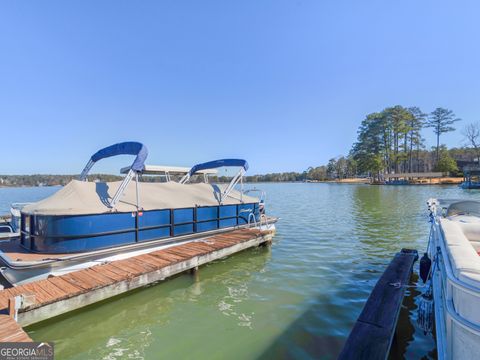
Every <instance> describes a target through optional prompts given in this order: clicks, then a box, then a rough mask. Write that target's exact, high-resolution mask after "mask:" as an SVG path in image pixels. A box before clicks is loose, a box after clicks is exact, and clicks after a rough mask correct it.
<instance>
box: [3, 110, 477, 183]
mask: <svg viewBox="0 0 480 360" xmlns="http://www.w3.org/2000/svg"><path fill="white" fill-rule="evenodd" d="M459 121H461V119H459V118H457V117H456V116H455V114H454V113H453V111H452V110H449V109H444V108H440V107H439V108H436V109H435V110H433V111H432V112H431V113H430V114H426V113H424V112H422V111H421V110H420V109H419V108H418V107H408V108H407V107H403V106H400V105H396V106H392V107H387V108H385V109H383V110H382V111H380V112H374V113H371V114H368V115H366V117H365V119H364V120H363V121H362V122H361V123H360V126H359V128H358V131H357V134H358V136H357V140H356V142H355V143H354V144H353V145H352V147H351V150H350V152H349V154H348V155H347V156H338V157H335V158H332V159H330V160H329V161H328V163H327V164H326V165H320V166H316V167H313V166H310V167H308V168H307V169H306V170H304V171H303V172H294V171H291V172H282V173H270V174H263V175H253V176H246V177H245V181H246V182H247V183H258V182H335V183H342V184H352V183H373V184H383V183H385V181H386V180H387V179H388V178H395V177H394V176H392V175H393V174H398V175H399V176H398V178H399V179H400V178H404V180H407V178H409V177H408V176H403V177H402V174H405V175H408V174H412V173H415V174H417V175H419V176H415V179H413V177H410V180H408V183H410V184H458V183H461V182H462V180H463V172H462V168H463V167H464V166H465V165H472V164H473V165H477V166H478V163H479V159H480V123H471V124H468V125H466V126H465V127H464V129H463V132H462V134H463V136H464V140H465V144H464V145H463V146H461V147H454V148H451V149H448V148H447V147H446V146H445V145H443V144H441V142H440V139H441V136H442V135H443V134H445V133H448V132H452V131H455V130H456V129H455V128H454V126H453V125H454V124H456V123H457V122H459ZM426 129H432V130H433V133H434V135H435V139H436V144H435V146H433V147H431V148H430V149H428V148H427V146H426V145H425V138H424V137H423V134H422V133H423V131H424V130H426ZM432 172H437V173H442V174H443V176H442V177H432V176H431V175H427V173H430V174H431V173H432ZM421 174H425V177H422V176H421ZM73 179H78V175H40V174H36V175H0V187H22V186H55V185H66V184H67V183H68V182H70V181H71V180H73ZM121 179H122V177H121V176H117V175H109V174H93V175H90V180H91V181H102V182H109V181H119V180H121ZM211 179H212V180H213V181H216V182H226V181H228V178H227V177H216V176H212V177H211ZM142 180H143V181H147V182H160V181H163V178H162V177H160V176H143V177H142ZM174 180H175V179H174Z"/></svg>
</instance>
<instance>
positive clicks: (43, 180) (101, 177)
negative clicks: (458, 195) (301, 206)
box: [0, 173, 463, 188]
mask: <svg viewBox="0 0 480 360" xmlns="http://www.w3.org/2000/svg"><path fill="white" fill-rule="evenodd" d="M287 174H288V175H285V173H278V174H266V175H254V176H247V177H246V181H245V183H250V184H254V183H283V182H290V183H291V182H298V183H305V182H306V183H334V184H372V179H371V178H368V177H350V178H342V179H328V178H327V179H322V180H312V179H305V178H303V174H301V173H295V175H293V174H292V173H287ZM90 178H91V180H92V181H98V182H110V181H120V180H122V179H123V178H122V177H121V176H116V175H109V174H94V175H92V176H91V177H90ZM0 179H1V180H3V181H0V188H13V187H45V186H65V185H66V184H68V183H69V182H70V181H71V180H74V179H78V175H0ZM142 181H146V182H160V181H163V180H162V179H161V178H160V177H158V176H155V177H143V179H142ZM213 181H216V182H220V183H222V182H228V179H227V178H222V177H221V178H214V177H213ZM462 181H463V177H449V176H445V177H437V178H431V179H419V180H417V181H414V182H411V184H412V185H448V184H460V183H461V182H462Z"/></svg>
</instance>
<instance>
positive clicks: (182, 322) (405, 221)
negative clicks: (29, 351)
mask: <svg viewBox="0 0 480 360" xmlns="http://www.w3.org/2000/svg"><path fill="white" fill-rule="evenodd" d="M257 187H259V188H262V189H265V190H267V193H268V198H267V210H268V212H269V213H270V214H272V215H276V216H280V217H281V220H280V222H279V223H278V224H277V235H276V237H275V238H274V242H273V245H272V246H271V248H259V249H252V250H248V251H245V252H243V253H239V254H237V255H234V256H232V257H230V258H227V259H223V260H220V261H216V262H214V263H211V264H209V265H207V266H205V267H202V268H201V269H200V271H199V273H198V276H196V277H194V276H191V275H181V276H178V277H176V278H174V279H171V280H168V281H165V282H163V283H159V284H157V285H152V286H149V287H147V288H144V289H141V290H138V291H135V292H133V293H129V294H127V295H124V296H121V297H117V298H115V299H113V300H110V301H106V302H103V303H100V304H97V305H94V306H90V307H88V308H86V309H83V310H79V311H77V312H75V313H72V314H69V315H67V316H63V317H60V318H56V319H53V320H50V321H47V322H44V323H40V324H37V325H34V326H31V327H29V328H27V330H28V332H29V334H30V336H31V337H32V338H33V339H35V340H37V341H53V342H55V352H56V354H57V358H58V359H137V358H138V359H141V358H144V359H159V358H162V359H225V358H235V359H256V358H265V359H271V358H294V359H318V358H321V359H334V358H336V356H337V355H338V353H339V351H340V350H341V348H342V345H343V343H344V341H345V339H346V337H347V336H348V334H349V332H350V330H351V328H352V325H353V323H354V322H355V320H356V318H357V317H358V315H359V313H360V311H361V310H362V307H363V305H364V302H365V300H366V299H367V297H368V295H369V293H370V291H371V290H372V288H373V286H374V285H375V283H376V281H377V280H378V278H379V276H380V275H381V273H382V272H383V271H384V269H385V267H386V265H387V264H388V263H389V262H390V260H391V258H392V256H393V255H394V254H395V253H396V252H397V251H399V250H400V249H401V248H403V247H407V248H415V249H418V250H419V251H422V250H424V249H425V247H426V240H427V235H428V224H427V220H428V218H427V214H426V205H425V203H426V200H427V199H428V198H430V197H439V198H447V197H448V198H452V197H476V198H479V197H480V196H479V194H480V193H472V192H470V193H469V192H466V191H464V190H461V189H459V188H457V187H454V186H451V187H441V186H369V185H337V184H296V183H295V184H260V185H257ZM45 189H47V190H45ZM54 190H55V189H51V188H43V189H41V188H40V189H33V190H32V189H0V209H2V210H4V211H5V210H7V209H8V206H7V204H8V203H9V202H11V201H27V200H29V199H30V198H32V200H33V199H36V198H35V197H43V196H46V195H48V194H49V193H50V192H53V191H54ZM12 192H13V195H12ZM15 192H16V193H15ZM25 192H28V194H27V195H25ZM21 194H23V195H24V196H23V195H22V196H23V197H22V199H19V196H20V195H21ZM14 197H15V198H14ZM416 267H418V263H417V265H416ZM407 295H408V296H407V298H406V299H405V302H404V307H403V309H402V312H401V317H400V320H399V329H400V332H399V336H397V337H396V339H395V341H394V344H393V351H392V356H391V357H392V358H394V359H397V358H398V359H400V358H409V359H410V358H416V359H418V358H422V357H425V358H434V357H435V342H434V340H433V338H432V336H430V335H426V336H425V335H424V334H423V332H422V331H421V330H420V329H419V328H417V326H416V323H415V320H416V301H417V298H416V295H418V291H417V290H415V289H410V290H409V291H408V292H407Z"/></svg>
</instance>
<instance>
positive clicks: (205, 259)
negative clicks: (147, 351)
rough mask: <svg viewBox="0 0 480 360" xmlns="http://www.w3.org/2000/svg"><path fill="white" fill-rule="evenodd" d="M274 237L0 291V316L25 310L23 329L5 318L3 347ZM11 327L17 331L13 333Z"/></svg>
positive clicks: (191, 245) (0, 327)
mask: <svg viewBox="0 0 480 360" xmlns="http://www.w3.org/2000/svg"><path fill="white" fill-rule="evenodd" d="M273 234H274V232H273V231H260V230H257V229H238V230H235V231H233V232H228V233H223V234H217V235H213V236H210V237H206V238H204V239H201V240H197V241H193V242H188V243H183V244H180V245H175V246H172V247H169V248H166V249H162V250H157V251H154V252H151V253H148V254H143V255H139V256H135V257H132V258H128V259H124V260H118V261H113V262H110V263H108V264H101V265H95V266H93V267H91V268H88V269H84V270H80V271H75V272H72V273H68V274H65V275H61V276H52V277H50V278H47V279H44V280H40V281H35V282H31V283H28V284H25V285H19V286H16V287H13V288H10V289H4V290H2V291H0V312H2V313H10V315H13V314H14V313H15V311H14V306H15V305H14V303H15V301H17V302H18V304H21V305H20V309H19V310H18V314H17V322H18V324H19V325H17V323H15V321H14V320H13V318H12V317H11V316H8V315H5V317H6V318H9V319H10V320H8V321H7V320H2V321H5V322H1V321H0V342H4V341H9V340H8V339H10V337H11V336H14V335H15V334H17V335H18V338H22V337H21V336H20V331H23V330H21V328H20V326H26V325H30V324H34V323H37V322H40V321H43V320H46V319H49V318H52V317H55V316H58V315H61V314H64V313H66V312H69V311H73V310H76V309H79V308H82V307H85V306H87V305H90V304H93V303H96V302H99V301H102V300H105V299H108V298H110V297H113V296H116V295H119V294H122V293H125V292H127V291H130V290H133V289H136V288H139V287H142V286H145V285H148V284H151V283H154V282H158V281H161V280H165V279H166V278H168V277H171V276H173V275H176V274H179V273H182V272H185V271H187V270H192V269H194V270H196V269H198V267H199V266H201V265H204V264H206V263H209V262H211V261H214V260H217V259H220V258H223V257H226V256H229V255H232V254H234V253H237V252H239V251H242V250H245V249H247V248H251V247H254V246H259V245H261V244H264V243H269V242H271V240H272V237H273ZM17 307H18V305H17ZM12 322H13V324H12ZM13 325H17V327H16V328H15V329H14V327H13ZM23 334H24V337H23V338H24V339H28V335H26V334H25V333H23ZM17 335H16V336H17ZM25 341H28V340H25Z"/></svg>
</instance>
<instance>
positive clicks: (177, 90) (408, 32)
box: [0, 0, 480, 174]
mask: <svg viewBox="0 0 480 360" xmlns="http://www.w3.org/2000/svg"><path fill="white" fill-rule="evenodd" d="M0 1H1V0H0ZM479 17H480V2H478V1H438V0H435V1H431V0H422V1H418V0H412V1H385V0H379V1H368V0H362V1H359V0H355V1H353V0H352V1H342V0H329V1H320V0H315V1H313V0H312V1H304V0H298V1H282V0H269V1H268V0H252V1H247V0H242V1H221V0H218V1H206V0H202V1H197V0H195V1H193V0H192V1H181V0H171V1H160V0H155V1H146V0H143V1H122V0H115V1H101V0H95V1H86V0H81V1H49V0H42V1H33V0H31V1H1V2H0V125H1V129H2V131H1V134H2V137H1V141H0V152H1V154H2V159H1V161H0V173H3V174H30V173H78V172H80V170H81V169H82V167H83V166H84V164H85V162H86V161H87V160H88V158H89V156H90V155H91V154H92V153H93V152H95V151H96V150H98V149H99V148H101V147H104V146H107V145H110V144H112V143H116V142H120V141H125V140H136V141H141V142H143V143H145V144H146V145H147V146H148V148H149V150H150V156H149V161H148V163H152V164H169V165H185V166H187V165H191V164H193V163H196V162H203V161H208V160H211V159H214V158H225V157H240V158H246V159H247V160H248V161H249V163H250V166H251V170H250V174H253V173H265V172H273V171H289V170H295V171H302V170H304V169H305V168H307V167H308V166H310V165H312V166H315V165H320V164H322V163H326V162H327V161H328V159H329V158H331V157H335V156H338V155H341V154H346V153H348V151H349V150H350V147H351V144H352V142H353V141H354V140H355V138H356V131H357V127H358V125H359V123H360V121H361V120H362V119H363V118H364V116H365V114H367V113H369V112H374V111H379V110H381V109H382V108H384V107H386V106H390V105H397V104H398V105H404V106H413V105H417V106H419V107H420V108H421V109H422V110H423V111H425V112H430V111H432V110H433V109H434V108H435V107H437V106H442V107H446V108H449V109H452V110H453V111H454V112H455V113H456V115H457V116H459V117H461V118H463V119H464V120H463V124H465V123H467V122H474V121H478V120H480V117H479V116H478V106H479V105H480V97H479V90H480V76H479V75H480V23H479V21H478V19H479ZM463 124H459V127H460V128H461V127H462V126H463ZM427 139H428V143H429V145H433V142H434V141H433V138H432V136H430V135H429V136H428V137H427ZM443 140H444V141H442V142H444V143H446V144H447V145H449V146H459V145H461V144H462V136H461V133H460V131H457V133H455V134H449V135H447V136H445V137H444V139H443ZM120 160H121V161H119V160H117V161H108V160H104V162H103V163H99V164H98V167H96V168H95V169H94V171H95V170H96V171H108V172H116V171H117V168H118V167H119V166H120V165H125V164H126V163H128V162H129V160H128V159H126V158H123V159H120Z"/></svg>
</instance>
